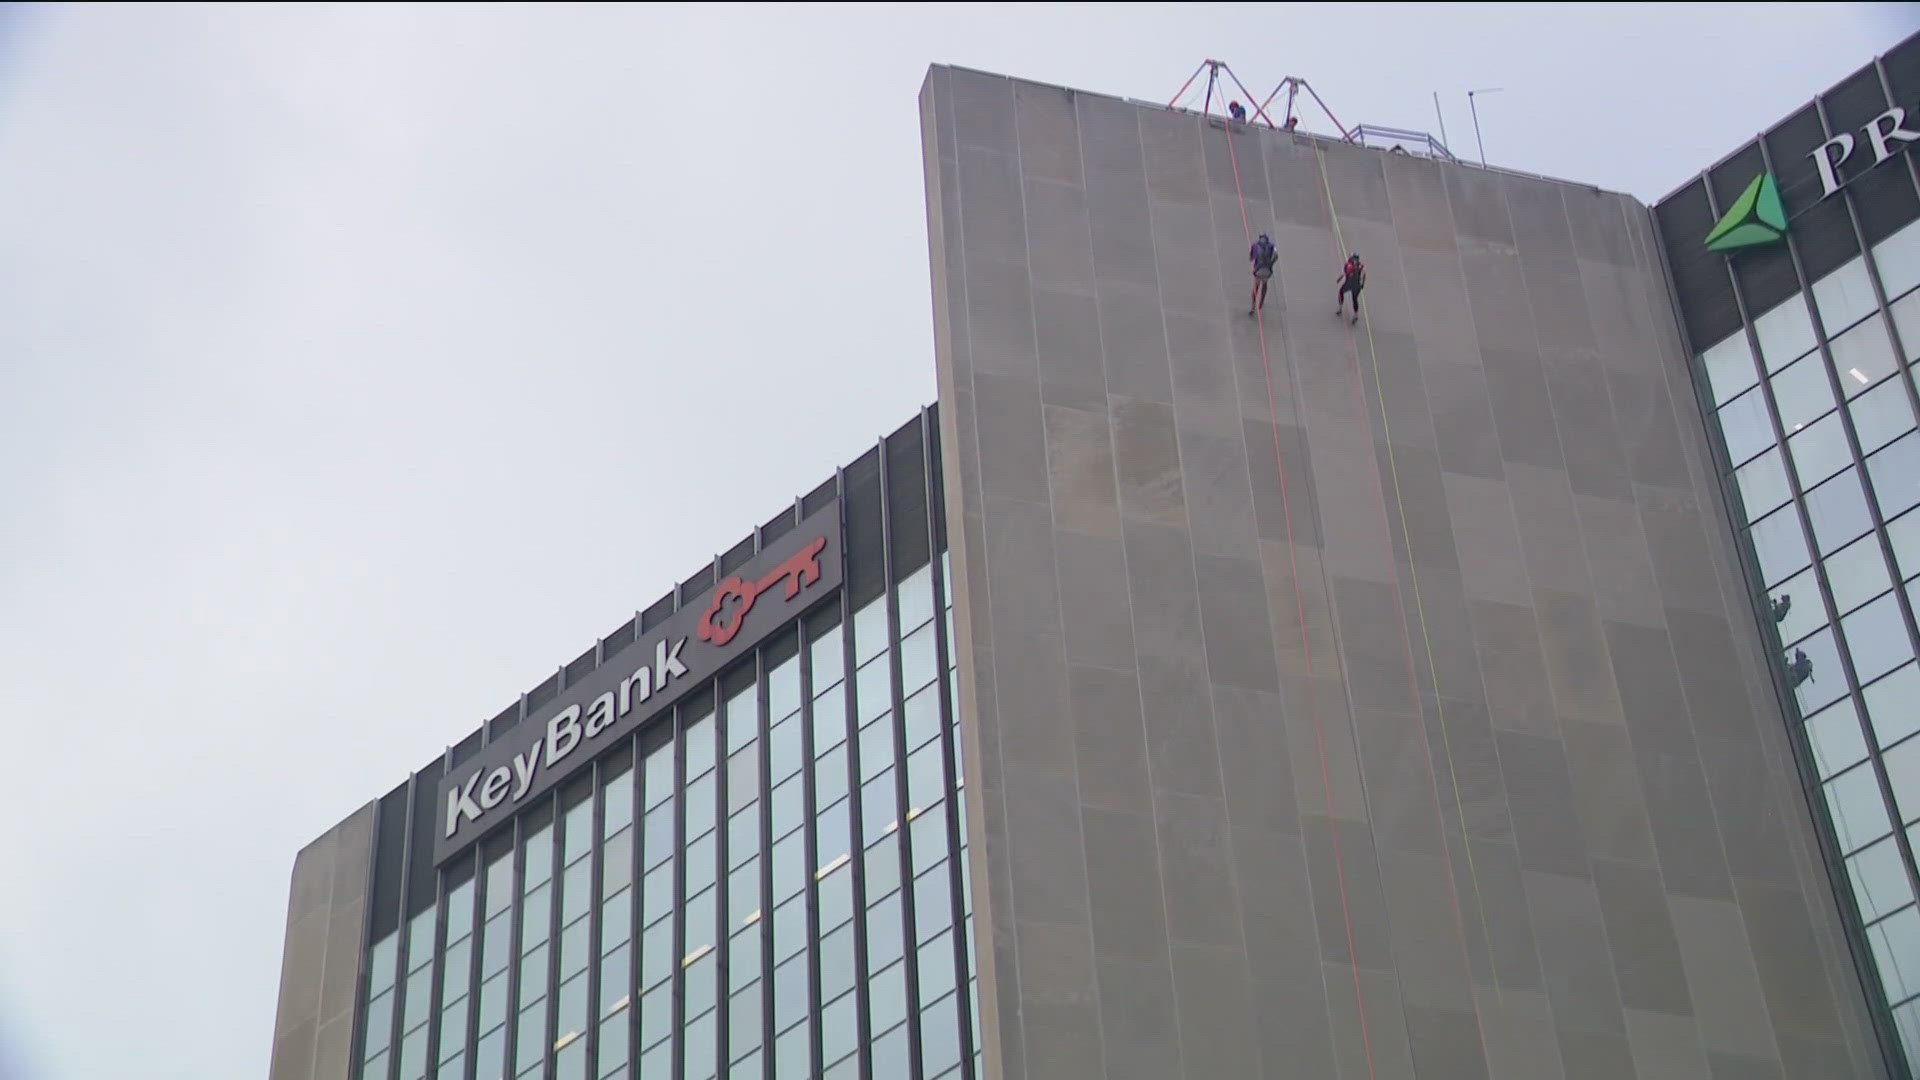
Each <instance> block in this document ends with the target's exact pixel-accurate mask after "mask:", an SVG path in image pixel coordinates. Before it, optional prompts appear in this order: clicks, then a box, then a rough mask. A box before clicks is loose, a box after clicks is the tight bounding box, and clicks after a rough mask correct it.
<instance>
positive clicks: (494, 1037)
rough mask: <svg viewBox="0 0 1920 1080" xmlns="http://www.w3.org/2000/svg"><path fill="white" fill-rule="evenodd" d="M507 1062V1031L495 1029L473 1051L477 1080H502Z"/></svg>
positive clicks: (474, 1072)
mask: <svg viewBox="0 0 1920 1080" xmlns="http://www.w3.org/2000/svg"><path fill="white" fill-rule="evenodd" d="M506 1060H507V1029H506V1028H504V1027H500V1028H495V1029H494V1031H493V1033H492V1034H490V1035H487V1036H486V1037H484V1038H482V1039H481V1040H480V1044H479V1045H478V1046H477V1047H475V1048H474V1051H473V1075H474V1076H475V1077H476V1078H477V1080H500V1077H501V1076H502V1075H504V1074H505V1071H506Z"/></svg>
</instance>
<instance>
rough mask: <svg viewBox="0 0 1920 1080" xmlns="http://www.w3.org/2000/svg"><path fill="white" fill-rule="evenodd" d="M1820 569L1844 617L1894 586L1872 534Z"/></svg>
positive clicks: (1828, 561)
mask: <svg viewBox="0 0 1920 1080" xmlns="http://www.w3.org/2000/svg"><path fill="white" fill-rule="evenodd" d="M1821 566H1822V567H1823V568H1824V569H1825V570H1826V572H1827V584H1828V585H1829V586H1831V587H1832V589H1833V604H1834V607H1835V608H1836V609H1838V610H1839V611H1840V612H1841V613H1843V614H1844V613H1846V612H1848V611H1852V610H1853V609H1854V608H1856V607H1859V606H1860V605H1861V604H1864V603H1866V602H1867V601H1868V600H1871V599H1873V598H1874V597H1876V596H1878V595H1880V594H1881V593H1883V592H1886V591H1887V590H1888V589H1890V588H1892V587H1893V579H1892V578H1890V577H1889V576H1888V575H1887V560H1886V558H1885V557H1884V556H1882V555H1881V554H1880V538H1879V537H1878V536H1874V535H1872V534H1868V535H1866V536H1863V537H1861V538H1860V539H1858V540H1855V541H1854V542H1853V543H1851V544H1848V545H1847V546H1846V547H1843V548H1841V549H1840V550H1839V551H1836V552H1834V553H1833V554H1831V555H1829V556H1827V557H1826V558H1825V559H1823V560H1821ZM1864 678H1865V677H1864V676H1863V677H1862V680H1863V681H1864Z"/></svg>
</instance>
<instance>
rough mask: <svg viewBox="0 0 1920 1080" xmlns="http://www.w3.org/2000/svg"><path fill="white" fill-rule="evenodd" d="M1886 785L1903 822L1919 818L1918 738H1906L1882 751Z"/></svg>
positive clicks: (1919, 750)
mask: <svg viewBox="0 0 1920 1080" xmlns="http://www.w3.org/2000/svg"><path fill="white" fill-rule="evenodd" d="M1880 756H1881V760H1882V761H1883V762H1884V763H1885V764H1886V767H1887V786H1888V787H1891V788H1892V789H1893V798H1894V801H1895V802H1896V803H1898V804H1899V807H1900V819H1901V820H1902V821H1903V822H1912V821H1915V820H1920V739H1908V740H1906V741H1905V742H1902V743H1900V744H1898V745H1896V746H1894V747H1893V748H1892V749H1891V750H1887V751H1885V752H1883V753H1882V754H1881V755H1880Z"/></svg>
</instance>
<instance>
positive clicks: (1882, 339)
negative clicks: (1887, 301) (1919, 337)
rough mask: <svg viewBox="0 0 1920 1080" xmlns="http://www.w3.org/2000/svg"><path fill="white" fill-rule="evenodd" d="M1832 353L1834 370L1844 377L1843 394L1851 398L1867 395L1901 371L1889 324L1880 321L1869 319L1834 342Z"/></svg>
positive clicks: (1831, 345) (1841, 384)
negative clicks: (1894, 351) (1875, 385)
mask: <svg viewBox="0 0 1920 1080" xmlns="http://www.w3.org/2000/svg"><path fill="white" fill-rule="evenodd" d="M1828 351H1829V352H1831V353H1832V354H1833V370H1834V371H1836V372H1838V373H1839V375H1840V392H1841V393H1843V394H1845V395H1846V396H1848V397H1855V396H1857V395H1859V394H1862V393H1865V392H1866V389H1867V388H1868V387H1869V386H1872V385H1874V384H1875V383H1877V382H1879V381H1880V380H1881V379H1884V378H1886V377H1887V376H1889V375H1891V374H1893V373H1894V372H1895V371H1898V370H1899V368H1900V365H1899V364H1898V363H1896V362H1895V361H1894V358H1893V343H1892V342H1891V341H1889V340H1888V339H1887V327H1886V324H1885V323H1883V322H1881V321H1880V320H1879V319H1868V320H1866V321H1865V322H1862V323H1861V324H1860V325H1858V326H1856V327H1854V328H1853V329H1851V330H1849V331H1847V332H1846V333H1844V334H1841V335H1840V336H1839V337H1837V338H1834V339H1833V340H1832V341H1831V342H1830V343H1829V344H1828Z"/></svg>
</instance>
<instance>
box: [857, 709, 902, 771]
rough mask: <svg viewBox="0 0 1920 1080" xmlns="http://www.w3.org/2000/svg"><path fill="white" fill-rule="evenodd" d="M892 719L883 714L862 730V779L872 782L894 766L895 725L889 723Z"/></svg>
mask: <svg viewBox="0 0 1920 1080" xmlns="http://www.w3.org/2000/svg"><path fill="white" fill-rule="evenodd" d="M891 718H892V717H891V716H890V715H888V714H886V713H882V714H881V715H880V717H879V718H877V719H875V720H873V721H872V722H870V723H868V724H867V726H866V727H863V728H861V729H860V779H861V781H862V782H865V781H869V780H872V779H873V778H874V777H875V776H876V775H878V774H879V773H881V772H883V771H885V770H886V769H888V768H890V767H892V765H893V755H894V746H893V725H892V724H890V723H888V722H887V721H888V720H890V719H891Z"/></svg>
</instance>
